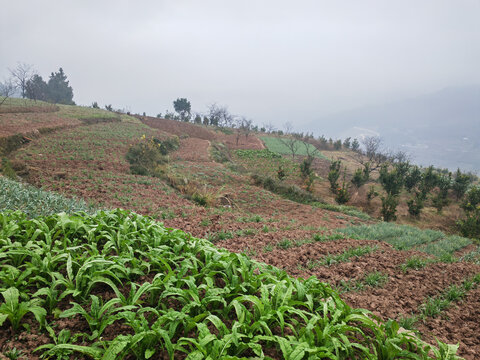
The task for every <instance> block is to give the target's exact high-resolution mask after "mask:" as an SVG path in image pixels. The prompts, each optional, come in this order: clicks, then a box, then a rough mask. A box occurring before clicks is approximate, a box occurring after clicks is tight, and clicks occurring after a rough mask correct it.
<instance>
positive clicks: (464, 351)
mask: <svg viewBox="0 0 480 360" xmlns="http://www.w3.org/2000/svg"><path fill="white" fill-rule="evenodd" d="M479 318H480V288H477V289H475V290H473V291H471V292H469V293H468V295H467V296H466V297H465V298H464V299H463V301H461V302H458V303H456V304H452V305H451V306H450V308H449V309H448V310H447V311H445V312H444V313H443V314H442V316H440V317H437V318H434V319H429V320H428V321H426V322H425V323H422V324H420V326H419V330H420V332H421V333H422V334H423V335H424V337H425V338H426V339H428V340H429V341H430V342H432V343H434V342H435V338H437V339H438V340H441V341H443V342H447V343H451V344H456V343H459V344H460V350H461V355H462V356H464V357H465V359H467V360H476V359H479V358H480V347H479V345H478V344H480V325H479V322H478V319H479Z"/></svg>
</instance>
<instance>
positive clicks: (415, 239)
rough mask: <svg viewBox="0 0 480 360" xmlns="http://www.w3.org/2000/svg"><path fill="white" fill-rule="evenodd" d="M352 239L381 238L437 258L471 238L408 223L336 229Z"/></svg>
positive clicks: (455, 249)
mask: <svg viewBox="0 0 480 360" xmlns="http://www.w3.org/2000/svg"><path fill="white" fill-rule="evenodd" d="M337 231H338V232H341V233H343V234H345V235H346V236H348V237H349V238H354V239H365V240H382V241H385V242H387V243H389V244H391V245H392V246H393V247H394V248H395V249H397V250H410V249H415V250H419V251H423V252H425V253H427V254H430V255H434V256H437V257H439V258H442V257H445V259H446V256H447V255H451V254H453V253H454V252H455V251H457V250H460V249H462V248H464V247H466V246H468V245H470V244H471V243H472V240H470V239H467V238H464V237H461V236H457V235H446V234H444V233H443V232H441V231H436V230H421V229H418V228H416V227H413V226H409V225H397V224H392V223H386V222H382V223H378V224H374V225H360V226H350V227H346V228H343V229H337Z"/></svg>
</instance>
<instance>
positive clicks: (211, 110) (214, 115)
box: [208, 103, 235, 127]
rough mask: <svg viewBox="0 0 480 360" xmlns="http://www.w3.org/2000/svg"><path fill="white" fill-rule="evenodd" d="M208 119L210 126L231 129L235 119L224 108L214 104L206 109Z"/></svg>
mask: <svg viewBox="0 0 480 360" xmlns="http://www.w3.org/2000/svg"><path fill="white" fill-rule="evenodd" d="M208 117H209V118H210V124H211V125H217V126H223V127H232V125H233V124H234V121H235V117H234V116H233V115H232V114H230V112H229V111H228V108H227V107H226V106H219V105H217V104H215V103H213V104H212V105H210V106H209V107H208Z"/></svg>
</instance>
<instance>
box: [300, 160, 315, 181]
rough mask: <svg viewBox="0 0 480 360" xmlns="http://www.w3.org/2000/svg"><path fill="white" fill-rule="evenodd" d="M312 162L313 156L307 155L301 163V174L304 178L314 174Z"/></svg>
mask: <svg viewBox="0 0 480 360" xmlns="http://www.w3.org/2000/svg"><path fill="white" fill-rule="evenodd" d="M312 162H313V157H312V156H307V157H306V158H305V159H304V160H303V161H302V163H301V164H300V176H301V177H302V179H304V180H305V179H308V177H309V176H310V175H311V174H312Z"/></svg>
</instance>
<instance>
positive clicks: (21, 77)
mask: <svg viewBox="0 0 480 360" xmlns="http://www.w3.org/2000/svg"><path fill="white" fill-rule="evenodd" d="M8 70H9V71H10V74H11V76H12V78H13V79H14V82H15V84H16V85H17V87H18V88H19V89H20V92H21V94H22V98H24V99H25V96H26V90H27V82H28V80H30V79H31V78H32V77H33V75H35V73H36V72H35V70H34V68H33V65H30V64H25V63H21V62H19V63H17V67H16V68H14V69H8Z"/></svg>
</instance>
